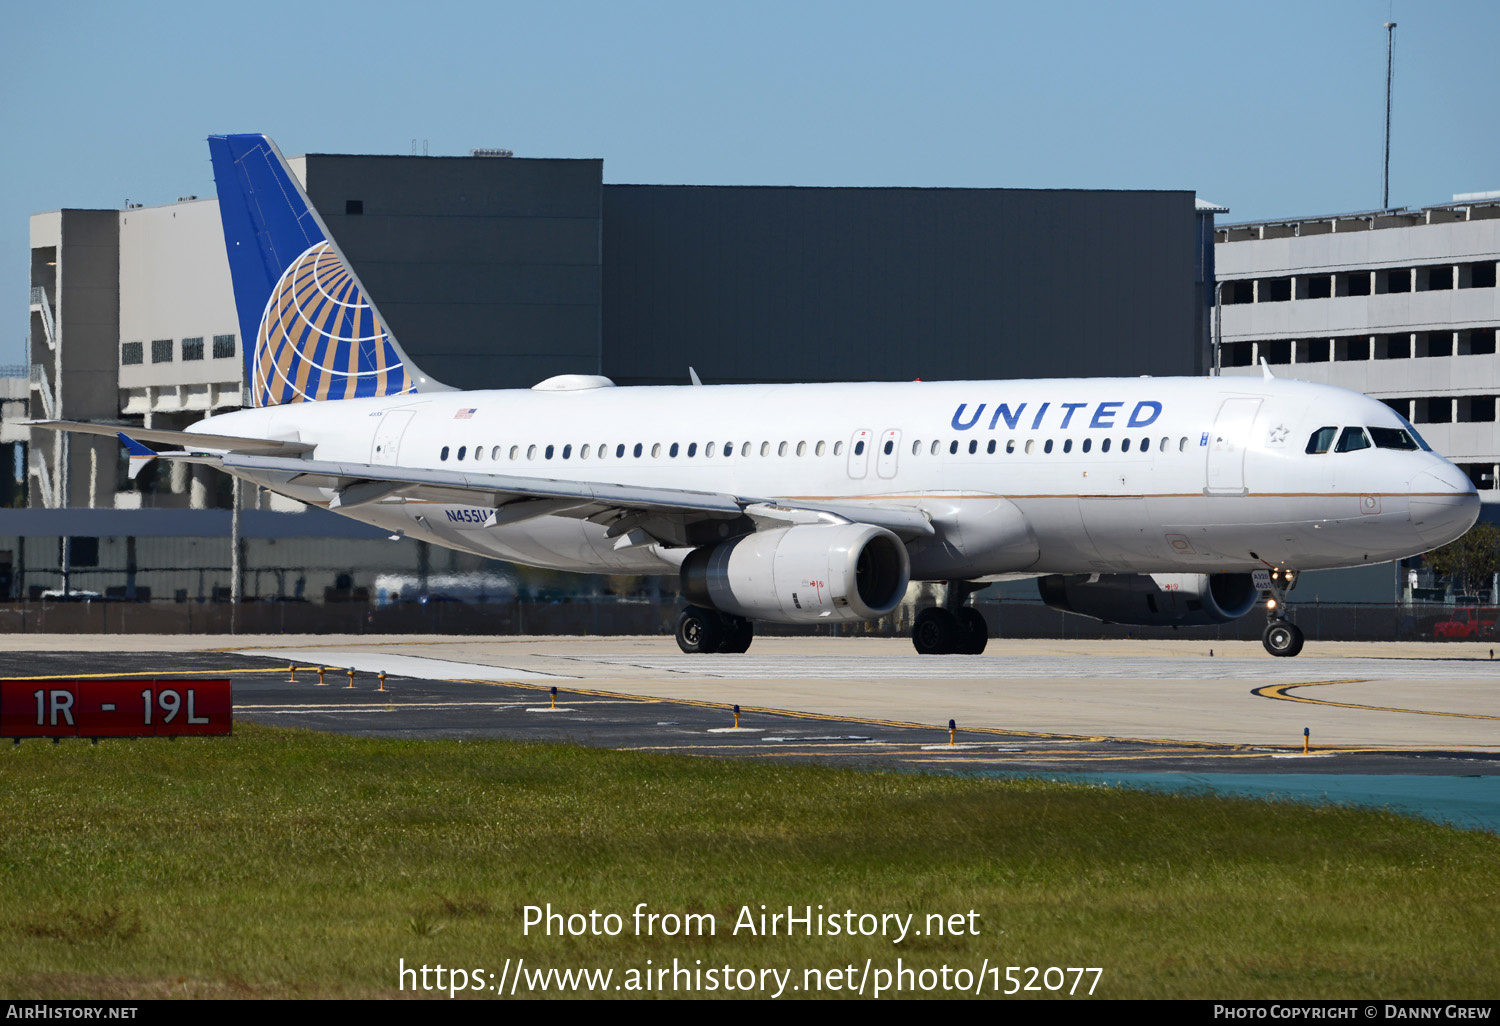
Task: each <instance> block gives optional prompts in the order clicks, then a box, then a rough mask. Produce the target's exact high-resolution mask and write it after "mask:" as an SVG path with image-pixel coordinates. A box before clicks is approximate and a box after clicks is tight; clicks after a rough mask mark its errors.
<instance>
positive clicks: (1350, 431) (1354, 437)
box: [459, 427, 1370, 453]
mask: <svg viewBox="0 0 1500 1026" xmlns="http://www.w3.org/2000/svg"><path fill="white" fill-rule="evenodd" d="M1369 447H1370V440H1369V438H1367V437H1365V432H1364V429H1363V428H1357V427H1346V428H1344V433H1343V434H1341V435H1339V444H1338V447H1337V448H1336V449H1335V451H1336V452H1354V451H1355V450H1358V449H1368V448H1369ZM459 452H460V453H462V452H463V450H462V449H460V450H459Z"/></svg>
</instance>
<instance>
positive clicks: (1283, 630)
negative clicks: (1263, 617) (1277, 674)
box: [1260, 620, 1303, 656]
mask: <svg viewBox="0 0 1500 1026" xmlns="http://www.w3.org/2000/svg"><path fill="white" fill-rule="evenodd" d="M1302 641H1303V638H1302V629H1301V628H1300V627H1298V626H1297V625H1296V624H1294V623H1292V622H1291V621H1289V620H1272V621H1271V622H1270V623H1268V624H1266V629H1265V631H1264V632H1262V634H1261V636H1260V643H1261V644H1262V645H1264V646H1266V651H1267V652H1269V653H1271V654H1272V655H1273V656H1294V655H1296V654H1297V653H1298V652H1301V651H1302Z"/></svg>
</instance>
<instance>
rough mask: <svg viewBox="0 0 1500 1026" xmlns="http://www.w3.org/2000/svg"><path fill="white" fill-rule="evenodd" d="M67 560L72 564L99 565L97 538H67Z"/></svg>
mask: <svg viewBox="0 0 1500 1026" xmlns="http://www.w3.org/2000/svg"><path fill="white" fill-rule="evenodd" d="M67 543H68V562H69V563H70V564H72V565H73V566H98V565H99V539H98V538H79V537H73V538H68V539H67Z"/></svg>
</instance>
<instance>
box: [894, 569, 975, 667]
mask: <svg viewBox="0 0 1500 1026" xmlns="http://www.w3.org/2000/svg"><path fill="white" fill-rule="evenodd" d="M983 587H984V585H982V584H975V583H973V582H972V581H954V582H952V583H951V584H949V585H948V594H947V596H946V598H945V601H944V604H943V605H941V606H932V607H930V608H928V609H924V610H922V611H921V612H920V613H918V614H917V619H916V622H915V623H913V624H912V628H911V643H912V645H913V646H915V648H916V650H917V651H918V652H920V653H922V654H923V655H979V654H980V653H981V652H983V651H984V647H985V645H986V644H988V642H989V640H990V630H989V627H988V626H987V625H986V624H985V622H984V617H983V615H981V614H980V612H979V610H977V609H975V608H974V607H973V606H966V605H964V603H965V602H966V601H968V598H969V596H970V595H972V594H974V592H976V591H978V590H979V589H981V588H983Z"/></svg>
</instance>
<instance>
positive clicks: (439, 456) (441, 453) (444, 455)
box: [438, 445, 448, 463]
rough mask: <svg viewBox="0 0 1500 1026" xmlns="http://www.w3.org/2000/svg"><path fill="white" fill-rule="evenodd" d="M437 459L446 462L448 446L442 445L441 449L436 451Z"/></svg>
mask: <svg viewBox="0 0 1500 1026" xmlns="http://www.w3.org/2000/svg"><path fill="white" fill-rule="evenodd" d="M438 459H440V460H442V461H443V462H444V463H447V462H448V447H447V446H446V445H445V446H443V451H442V452H440V453H438Z"/></svg>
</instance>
